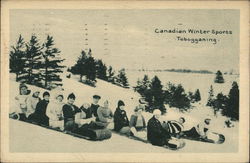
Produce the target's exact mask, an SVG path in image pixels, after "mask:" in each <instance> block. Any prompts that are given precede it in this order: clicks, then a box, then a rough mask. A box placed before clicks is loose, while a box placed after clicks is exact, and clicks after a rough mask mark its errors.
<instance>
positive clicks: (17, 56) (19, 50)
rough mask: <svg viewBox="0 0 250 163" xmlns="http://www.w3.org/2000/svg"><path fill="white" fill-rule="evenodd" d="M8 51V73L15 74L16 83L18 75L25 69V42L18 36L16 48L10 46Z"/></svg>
mask: <svg viewBox="0 0 250 163" xmlns="http://www.w3.org/2000/svg"><path fill="white" fill-rule="evenodd" d="M11 48H12V50H11V51H10V63H9V68H10V72H14V73H15V74H16V81H18V76H19V74H20V73H21V72H22V71H23V69H24V67H25V60H26V58H25V49H24V48H25V42H24V39H23V37H22V35H19V38H18V40H17V43H16V46H11Z"/></svg>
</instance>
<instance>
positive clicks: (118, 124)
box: [114, 108, 129, 131]
mask: <svg viewBox="0 0 250 163" xmlns="http://www.w3.org/2000/svg"><path fill="white" fill-rule="evenodd" d="M127 126H129V121H128V117H127V114H126V111H125V110H121V109H120V108H116V110H115V114H114V130H115V131H120V129H121V128H123V127H127Z"/></svg>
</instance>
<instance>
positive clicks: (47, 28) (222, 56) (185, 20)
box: [10, 9, 240, 72]
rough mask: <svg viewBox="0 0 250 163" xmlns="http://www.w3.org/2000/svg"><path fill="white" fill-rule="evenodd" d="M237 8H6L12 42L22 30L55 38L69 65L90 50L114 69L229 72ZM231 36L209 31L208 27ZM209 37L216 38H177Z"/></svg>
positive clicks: (234, 62) (234, 65)
mask: <svg viewBox="0 0 250 163" xmlns="http://www.w3.org/2000/svg"><path fill="white" fill-rule="evenodd" d="M239 14H240V13H239V10H207V9H206V10H205V9H204V10H183V9H176V10H175V9H160V10H159V9H158V10H152V9H150V10H145V9H143V10H142V9H140V10H138V9H137V10H134V9H126V10H121V9H119V10H114V9H112V10H108V9H105V10H100V9H98V10H86V9H85V10H66V9H65V10H62V9H58V10H37V9H36V10H34V9H33V10H32V9H22V10H21V9H13V10H11V11H10V45H14V44H15V42H16V40H17V38H18V36H19V35H20V34H21V35H22V36H23V37H24V39H25V40H26V41H29V39H30V37H31V34H32V33H35V34H36V35H37V36H38V38H39V40H40V42H41V43H42V42H44V41H45V38H46V34H50V35H52V36H53V37H54V40H55V46H56V47H57V48H59V49H60V51H61V56H62V57H63V58H65V59H66V60H65V64H66V65H67V66H71V65H73V64H74V63H75V62H76V60H77V58H78V56H79V55H80V52H81V50H84V49H89V48H91V49H92V54H93V56H94V57H95V58H97V59H102V60H103V61H104V62H105V63H106V64H107V65H112V66H113V67H114V68H116V69H120V68H127V69H140V68H144V69H171V68H176V69H178V68H183V69H184V68H185V69H193V70H210V71H217V70H222V71H230V70H232V69H233V70H235V71H236V72H238V69H239ZM155 29H165V30H173V29H179V30H186V31H187V30H188V29H196V30H200V29H201V30H209V31H210V33H209V34H190V33H185V34H176V33H175V34H173V33H156V32H155ZM213 29H214V30H217V31H232V34H219V35H214V34H211V30H213ZM177 36H180V37H182V38H183V37H185V38H206V39H208V38H211V39H217V40H218V42H217V43H216V44H213V43H212V42H209V41H208V42H199V43H197V44H195V43H191V42H190V41H178V40H177Z"/></svg>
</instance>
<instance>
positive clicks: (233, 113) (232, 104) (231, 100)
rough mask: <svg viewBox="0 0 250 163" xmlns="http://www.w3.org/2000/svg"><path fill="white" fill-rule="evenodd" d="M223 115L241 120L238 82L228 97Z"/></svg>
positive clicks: (233, 85) (234, 83) (234, 84)
mask: <svg viewBox="0 0 250 163" xmlns="http://www.w3.org/2000/svg"><path fill="white" fill-rule="evenodd" d="M223 114H224V115H226V116H228V117H231V118H233V119H236V120H239V86H238V84H237V82H233V84H232V88H231V90H230V92H229V95H228V102H227V107H226V108H225V109H224V110H223Z"/></svg>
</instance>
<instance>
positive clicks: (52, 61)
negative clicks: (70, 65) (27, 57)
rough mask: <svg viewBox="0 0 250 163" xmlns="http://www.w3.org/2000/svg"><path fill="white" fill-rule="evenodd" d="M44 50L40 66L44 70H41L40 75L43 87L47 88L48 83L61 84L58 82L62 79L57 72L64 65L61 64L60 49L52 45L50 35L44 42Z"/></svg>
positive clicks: (59, 71) (52, 41)
mask: <svg viewBox="0 0 250 163" xmlns="http://www.w3.org/2000/svg"><path fill="white" fill-rule="evenodd" d="M44 50H45V51H44V53H43V59H44V62H43V64H42V68H44V69H45V71H44V72H42V73H41V75H42V78H43V80H44V83H45V84H44V86H45V88H48V83H50V84H54V85H62V84H60V83H59V82H60V81H62V79H61V78H60V75H59V73H62V72H63V71H62V68H64V67H65V66H62V65H61V63H62V62H63V61H64V59H61V57H60V51H59V50H58V49H57V48H55V47H54V40H53V37H52V36H49V35H48V36H47V39H46V42H45V44H44Z"/></svg>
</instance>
